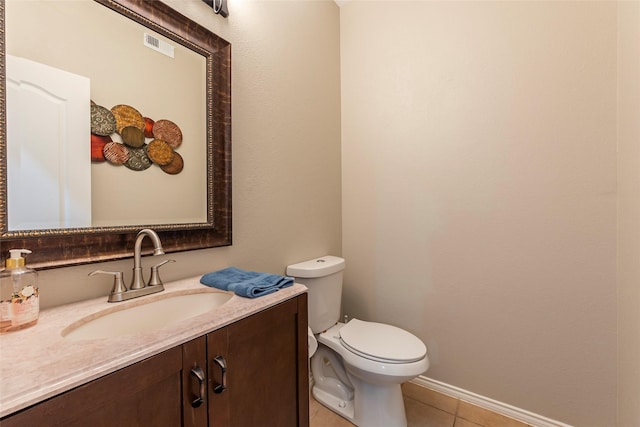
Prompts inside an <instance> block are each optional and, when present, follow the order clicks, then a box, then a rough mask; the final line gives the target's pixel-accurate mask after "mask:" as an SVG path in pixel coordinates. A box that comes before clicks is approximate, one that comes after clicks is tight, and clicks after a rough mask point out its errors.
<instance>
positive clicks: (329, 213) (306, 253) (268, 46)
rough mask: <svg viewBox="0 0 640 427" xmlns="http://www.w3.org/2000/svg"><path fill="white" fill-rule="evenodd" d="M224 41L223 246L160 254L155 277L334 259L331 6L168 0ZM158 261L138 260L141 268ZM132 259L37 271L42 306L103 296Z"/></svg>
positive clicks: (335, 88)
mask: <svg viewBox="0 0 640 427" xmlns="http://www.w3.org/2000/svg"><path fill="white" fill-rule="evenodd" d="M168 3H169V4H171V5H172V7H174V8H175V9H177V10H178V11H179V12H181V13H182V14H184V15H186V16H188V17H190V18H191V19H194V20H196V21H197V22H199V23H200V24H202V25H204V26H206V27H208V28H209V29H211V30H212V31H213V32H215V33H216V34H218V35H220V36H221V37H223V38H225V39H226V40H228V41H229V42H231V44H232V61H233V65H232V73H233V74H232V99H233V106H232V107H233V112H232V120H233V125H232V126H233V246H231V247H226V248H217V249H209V250H200V251H192V252H183V253H176V254H170V255H168V256H165V257H163V258H172V259H175V260H177V262H176V263H175V264H170V265H168V266H166V267H163V270H164V271H163V273H162V274H163V278H164V279H165V280H171V279H177V278H183V277H188V276H191V275H198V274H202V273H205V272H208V271H212V270H214V269H218V268H222V267H226V266H229V265H235V266H237V267H241V268H247V269H254V270H260V271H266V272H271V273H281V274H282V273H284V269H285V266H286V265H287V264H289V263H293V262H298V261H302V260H305V259H309V258H312V257H316V256H322V255H325V254H327V253H336V254H340V253H341V239H340V236H341V217H340V209H341V207H340V192H341V189H340V180H341V172H340V80H339V79H340V69H339V53H338V52H339V47H340V46H339V10H338V7H337V6H336V5H335V3H334V2H332V1H312V2H295V3H292V2H263V1H251V0H242V1H233V2H230V4H229V13H230V16H229V19H223V18H221V17H220V16H218V15H215V14H214V13H213V12H212V10H211V8H209V7H207V6H206V4H205V3H204V2H202V1H200V0H191V1H173V2H168ZM30 249H32V250H37V247H32V248H30ZM163 258H160V257H156V258H155V259H150V258H147V257H145V258H143V266H144V267H147V266H150V265H152V264H153V263H156V262H158V260H161V259H163ZM132 267H133V265H132V260H130V259H129V260H124V261H118V262H108V263H102V264H92V265H86V266H79V267H73V268H61V269H55V270H48V271H42V272H40V286H41V291H42V297H41V299H42V303H43V305H44V306H45V307H47V306H52V305H56V304H60V303H64V302H68V301H70V300H80V299H84V298H88V297H90V296H99V295H104V296H105V298H106V295H107V293H108V291H109V289H110V285H111V283H110V280H109V278H107V277H105V278H101V277H91V278H89V277H87V273H88V272H90V271H92V270H95V269H98V268H100V269H103V270H106V269H108V270H124V271H125V278H126V280H127V281H128V280H129V278H130V274H131V268H132Z"/></svg>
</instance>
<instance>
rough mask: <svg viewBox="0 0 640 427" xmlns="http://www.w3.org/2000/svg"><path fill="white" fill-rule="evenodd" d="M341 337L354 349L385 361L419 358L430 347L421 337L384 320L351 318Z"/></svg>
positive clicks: (369, 357)
mask: <svg viewBox="0 0 640 427" xmlns="http://www.w3.org/2000/svg"><path fill="white" fill-rule="evenodd" d="M340 339H341V340H342V343H343V344H344V345H345V347H347V348H348V349H349V350H351V351H352V352H354V353H356V354H359V355H361V356H362V357H366V358H367V359H372V360H378V361H382V362H389V363H409V362H417V361H418V360H421V359H422V358H424V357H425V355H426V354H427V347H426V346H425V345H424V343H423V342H422V341H420V339H419V338H418V337H416V336H415V335H413V334H411V333H409V332H407V331H405V330H404V329H400V328H396V327H395V326H391V325H385V324H383V323H375V322H365V321H362V320H358V319H351V320H350V321H349V323H347V324H346V325H344V326H343V327H342V328H340Z"/></svg>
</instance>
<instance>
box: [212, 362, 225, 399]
mask: <svg viewBox="0 0 640 427" xmlns="http://www.w3.org/2000/svg"><path fill="white" fill-rule="evenodd" d="M213 363H215V364H216V365H218V366H219V367H220V372H222V384H218V385H216V386H215V387H214V388H213V392H214V393H217V394H220V393H222V392H223V391H224V390H225V389H226V388H227V361H226V360H224V357H222V356H216V358H215V359H213Z"/></svg>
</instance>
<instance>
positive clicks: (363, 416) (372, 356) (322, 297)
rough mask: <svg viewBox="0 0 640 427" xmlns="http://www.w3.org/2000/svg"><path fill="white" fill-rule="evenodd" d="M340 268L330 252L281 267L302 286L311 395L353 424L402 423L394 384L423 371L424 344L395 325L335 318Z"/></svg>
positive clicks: (385, 426)
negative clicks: (310, 339)
mask: <svg viewBox="0 0 640 427" xmlns="http://www.w3.org/2000/svg"><path fill="white" fill-rule="evenodd" d="M344 268H345V261H344V259H342V258H340V257H336V256H324V257H321V258H316V259H312V260H309V261H303V262H300V263H298V264H293V265H290V266H288V267H287V275H288V276H292V277H294V279H295V281H296V282H298V283H302V284H304V285H305V286H306V287H307V288H308V296H309V298H308V305H309V327H310V328H311V330H312V332H313V334H314V336H315V337H316V339H317V342H318V348H317V350H316V351H315V353H314V354H313V356H312V357H311V375H312V379H313V386H312V394H313V397H314V398H315V399H316V400H317V401H318V402H320V403H321V404H323V405H324V406H326V407H327V408H329V409H331V410H332V411H334V412H336V413H337V414H339V415H341V416H342V417H344V418H346V419H348V420H349V421H350V422H352V423H353V424H355V425H357V426H359V427H375V426H380V427H405V426H406V425H407V418H406V415H405V410H404V402H403V399H402V390H401V388H400V385H401V384H402V383H403V382H406V381H409V380H411V379H413V378H415V377H417V376H418V375H420V374H422V373H424V372H426V371H427V369H428V368H429V359H428V357H427V348H426V346H425V345H424V343H423V342H422V341H421V340H420V339H419V338H418V337H416V336H415V335H413V334H411V333H409V332H407V331H405V330H403V329H400V328H397V327H395V326H391V325H386V324H383V323H375V322H368V321H363V320H358V319H351V320H349V321H348V322H346V323H344V322H339V321H338V320H340V303H341V300H342V277H343V271H344Z"/></svg>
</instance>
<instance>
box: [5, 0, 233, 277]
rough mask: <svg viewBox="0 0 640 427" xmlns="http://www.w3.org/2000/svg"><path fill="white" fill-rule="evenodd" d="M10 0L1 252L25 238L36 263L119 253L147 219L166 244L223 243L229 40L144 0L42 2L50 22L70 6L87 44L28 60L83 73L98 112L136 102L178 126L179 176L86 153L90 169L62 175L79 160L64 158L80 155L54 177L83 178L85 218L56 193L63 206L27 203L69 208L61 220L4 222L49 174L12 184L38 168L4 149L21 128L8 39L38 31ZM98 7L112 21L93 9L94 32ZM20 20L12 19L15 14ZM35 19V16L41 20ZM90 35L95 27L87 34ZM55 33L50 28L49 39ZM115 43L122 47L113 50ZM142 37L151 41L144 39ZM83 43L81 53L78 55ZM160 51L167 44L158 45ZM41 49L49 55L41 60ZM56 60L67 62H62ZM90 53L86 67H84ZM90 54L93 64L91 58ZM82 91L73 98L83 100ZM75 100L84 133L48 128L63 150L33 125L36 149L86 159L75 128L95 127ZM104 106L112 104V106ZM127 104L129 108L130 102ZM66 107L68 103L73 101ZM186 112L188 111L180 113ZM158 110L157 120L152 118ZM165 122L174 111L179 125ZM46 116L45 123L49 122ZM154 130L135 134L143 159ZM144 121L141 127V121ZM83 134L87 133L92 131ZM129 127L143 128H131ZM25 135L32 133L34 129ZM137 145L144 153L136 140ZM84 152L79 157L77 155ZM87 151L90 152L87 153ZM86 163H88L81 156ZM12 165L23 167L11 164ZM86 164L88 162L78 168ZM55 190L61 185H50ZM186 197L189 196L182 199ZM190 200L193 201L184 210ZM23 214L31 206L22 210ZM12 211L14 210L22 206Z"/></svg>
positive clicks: (122, 129) (227, 206)
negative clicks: (101, 26) (20, 186)
mask: <svg viewBox="0 0 640 427" xmlns="http://www.w3.org/2000/svg"><path fill="white" fill-rule="evenodd" d="M12 1H13V0H9V1H7V2H5V1H4V0H3V1H2V2H1V4H0V5H1V6H0V7H1V8H2V18H1V19H2V22H1V23H0V24H1V25H2V28H3V30H4V34H5V37H6V40H5V39H3V40H2V45H0V53H1V55H2V58H3V61H2V69H1V70H0V71H1V74H2V75H1V76H0V80H1V81H2V83H1V84H0V90H1V92H2V93H1V94H0V95H1V96H0V98H1V102H0V113H1V114H0V120H1V122H0V133H1V135H0V158H1V159H2V163H1V164H0V196H1V197H0V242H1V243H2V251H3V252H4V251H6V250H7V249H9V248H10V247H28V248H30V249H32V250H33V251H34V253H33V255H31V256H30V258H29V264H30V265H31V266H34V267H39V268H47V267H55V266H61V265H74V264H81V263H88V262H96V261H105V260H110V259H118V258H124V257H128V256H131V252H132V248H133V241H134V240H135V234H136V233H137V231H138V230H139V229H141V228H146V227H150V228H153V229H155V230H156V231H158V232H159V234H160V237H161V239H162V242H163V246H164V248H165V251H166V252H175V251H182V250H192V249H200V248H207V247H215V246H224V245H230V244H231V170H230V162H231V125H230V122H231V96H230V91H231V89H230V73H231V59H230V50H231V46H230V44H229V43H228V42H226V41H225V40H223V39H221V38H220V37H218V36H216V35H215V34H213V33H211V32H210V31H208V30H207V29H205V28H204V27H201V26H200V25H198V24H196V23H195V22H193V21H190V20H189V19H187V18H186V17H184V16H182V15H180V14H179V13H177V12H175V11H174V10H172V9H171V8H169V7H168V6H167V5H165V4H164V3H161V2H144V1H142V0H118V1H115V0H95V2H89V1H85V2H46V3H45V4H46V5H47V6H49V7H50V8H53V9H54V10H51V11H48V12H47V13H46V14H45V16H48V17H55V16H58V18H57V19H50V21H51V24H52V27H56V26H61V27H68V26H69V24H68V23H67V24H65V23H64V22H62V18H61V17H62V16H63V15H64V14H65V13H66V14H67V15H73V13H76V15H77V18H78V21H77V22H80V21H82V24H81V25H80V24H78V25H73V27H74V29H75V28H76V27H77V28H79V29H80V28H84V31H85V33H87V34H85V35H84V36H75V37H73V38H72V40H75V39H79V40H81V41H82V42H84V44H82V43H79V47H78V49H79V50H78V52H79V53H74V52H73V50H72V49H71V46H70V43H65V44H64V48H57V49H52V48H51V47H48V48H46V49H36V51H43V52H44V53H43V54H42V55H40V57H38V58H27V59H28V60H29V61H35V62H36V63H37V64H36V65H37V66H40V65H43V66H45V67H54V71H56V72H57V71H58V70H62V71H63V72H68V71H71V72H72V73H74V74H78V75H80V77H81V78H80V79H79V80H80V83H82V79H84V80H86V81H88V82H89V87H90V97H91V101H93V102H95V104H96V105H99V106H100V107H101V105H100V104H105V107H106V108H105V109H106V110H109V109H110V110H111V111H113V112H114V115H116V119H120V116H118V115H117V112H116V111H115V110H114V109H115V108H116V107H118V106H119V105H124V106H126V107H130V106H131V105H132V104H135V107H137V108H139V109H140V110H141V112H142V111H144V112H145V119H146V118H147V116H151V118H155V119H156V120H157V122H161V121H162V122H169V123H170V124H172V125H174V127H175V124H176V123H179V129H178V130H179V132H178V133H179V134H180V136H181V140H180V142H178V143H177V144H176V143H174V145H172V148H170V149H169V151H170V152H171V151H174V152H175V153H178V154H180V155H181V157H183V162H182V163H183V167H182V168H181V169H180V170H179V171H178V172H177V173H169V172H166V171H164V170H163V168H162V166H160V164H159V163H158V164H153V165H152V164H151V162H148V163H149V165H146V166H145V167H144V169H141V168H134V167H129V166H128V165H125V166H127V168H124V167H122V166H117V167H115V166H114V165H113V164H108V162H101V163H95V162H94V163H90V166H89V167H88V168H89V170H90V177H89V178H87V179H82V178H73V177H72V178H69V177H68V176H67V175H69V174H70V173H71V171H70V170H69V169H73V172H74V173H76V172H77V171H76V169H82V168H81V167H72V168H69V165H72V166H73V165H76V164H77V163H74V160H67V159H63V160H62V161H61V163H59V164H62V165H64V166H59V165H58V166H57V167H58V169H60V170H61V173H62V175H65V176H67V177H66V180H67V181H66V182H71V183H77V182H85V181H90V182H91V185H90V186H89V188H90V190H89V193H90V194H89V197H88V198H89V199H90V201H89V202H86V201H85V203H84V205H85V206H88V208H87V210H88V211H89V212H90V213H89V215H88V216H87V215H85V216H84V217H83V218H82V219H80V220H76V217H79V216H80V215H79V214H78V212H79V211H81V209H79V208H77V206H79V205H80V204H79V203H76V202H65V200H68V199H67V198H65V197H67V196H65V197H61V198H60V200H62V201H61V202H60V203H59V205H60V208H58V206H57V205H56V204H55V203H50V202H47V203H45V204H44V205H43V208H37V209H31V211H38V212H40V211H41V210H42V209H44V207H45V205H46V206H48V205H54V206H55V209H53V210H54V211H55V212H58V211H60V212H62V211H64V209H63V208H64V207H66V208H67V211H68V212H70V213H71V215H70V216H71V217H72V219H71V220H69V219H68V218H67V217H68V216H69V215H68V214H67V216H66V217H65V218H67V219H65V220H64V221H59V222H54V223H53V225H51V224H49V223H46V224H44V225H42V226H41V225H38V224H36V223H27V225H26V226H25V225H20V224H17V223H16V222H15V221H11V218H12V216H11V212H13V211H12V208H13V209H15V208H16V206H17V205H18V204H19V203H18V202H16V200H18V201H21V200H30V196H32V195H33V194H35V192H36V189H40V190H41V192H43V193H42V194H44V195H42V196H39V197H32V198H31V199H33V200H36V201H38V200H43V199H44V198H45V197H46V195H48V194H49V193H50V191H47V190H44V188H46V185H45V184H47V183H48V182H49V181H50V180H49V179H46V180H43V181H41V182H42V185H40V184H38V181H36V183H35V184H34V183H29V185H28V186H26V189H25V190H22V191H20V190H16V189H15V188H16V187H15V184H16V183H23V181H27V179H26V178H15V176H16V175H15V174H16V171H19V172H22V174H23V175H18V176H22V177H24V176H27V177H29V178H30V177H32V176H37V175H39V173H38V171H37V170H36V173H28V174H27V173H25V172H24V171H25V169H26V167H23V163H22V162H20V163H18V162H17V161H14V159H15V152H16V149H13V148H12V147H13V146H12V145H11V144H13V143H14V140H13V139H11V135H12V132H13V133H15V132H16V129H18V125H17V124H16V123H18V120H16V119H15V117H16V108H14V107H13V106H15V105H17V103H16V102H15V101H14V99H16V98H15V95H14V93H15V91H14V86H15V85H14V81H15V79H14V77H13V71H12V70H13V69H14V66H13V65H11V67H10V66H9V64H13V63H14V62H12V61H14V58H13V56H14V55H11V54H13V53H14V52H13V49H14V45H15V44H14V43H13V42H11V40H12V34H13V35H14V37H18V39H20V40H23V39H25V38H28V37H29V36H30V35H31V36H32V38H36V36H37V32H38V30H35V29H34V30H33V31H31V32H30V31H29V30H28V29H26V28H24V25H20V29H17V28H16V26H15V25H14V22H9V21H10V20H11V17H12V16H13V15H12V14H10V13H8V12H9V9H10V8H13V6H14V5H13V3H12ZM16 3H23V4H24V3H27V4H28V3H33V2H16ZM63 4H65V5H66V4H70V5H73V4H76V6H77V5H78V4H79V5H80V6H81V8H87V7H88V8H90V11H87V10H84V9H83V10H82V11H81V12H71V13H69V12H65V11H60V10H55V9H60V8H62V6H63ZM9 6H10V7H9ZM105 6H106V7H105ZM65 7H66V6H65ZM94 12H95V13H108V14H110V15H108V16H109V17H108V18H105V17H101V18H99V20H100V21H101V22H103V23H104V22H108V25H107V26H106V27H107V29H106V30H105V31H107V32H106V33H103V34H101V33H99V32H98V30H97V28H98V25H97V24H95V23H92V22H91V21H89V19H88V17H89V16H91V15H92V14H93V13H94ZM5 13H6V17H5ZM11 13H13V10H11ZM35 15H36V13H34V11H31V12H30V13H27V14H26V15H25V16H29V17H30V19H31V20H35V19H36V17H35ZM80 18H81V19H80ZM16 21H18V19H17V18H16ZM42 25H43V24H42V23H41V24H40V27H41V26H42ZM116 25H117V26H118V27H116ZM130 29H131V31H133V33H134V34H135V37H138V36H139V37H138V39H137V40H134V41H133V42H132V41H131V40H129V41H126V39H124V34H125V33H126V32H127V31H129V30H130ZM48 31H50V30H48ZM89 32H92V33H94V34H88V33H89ZM16 33H17V34H16ZM47 34H50V32H47ZM109 34H110V35H109ZM143 35H144V36H143ZM54 38H55V37H53V36H50V37H48V39H54ZM123 40H124V41H123ZM102 41H105V42H108V43H109V45H104V46H103V45H98V43H99V42H100V43H102ZM149 42H150V43H149ZM87 43H88V44H87ZM113 43H120V44H116V45H115V47H114V45H113ZM74 44H75V42H74ZM143 44H145V45H148V46H142V45H143ZM149 44H150V46H149ZM125 45H126V46H127V48H129V47H130V45H137V46H136V49H142V50H141V51H140V50H139V51H134V52H133V53H129V54H122V52H124V47H123V46H125ZM8 47H11V50H12V51H10V50H8ZM154 48H155V49H154ZM167 48H169V49H170V50H171V52H170V53H171V55H172V56H171V59H170V60H168V59H166V56H169V54H167ZM15 50H16V51H17V53H19V54H23V55H24V56H25V57H27V56H28V55H26V54H25V52H28V49H24V50H23V51H20V50H19V49H15ZM85 50H89V51H88V52H86V54H84V55H83V53H84V51H85ZM154 50H155V51H154ZM162 50H164V52H158V51H162ZM56 52H58V53H57V54H56ZM109 52H111V53H109ZM114 52H115V53H114ZM52 53H53V55H52ZM162 54H164V56H163V55H162ZM47 55H50V57H49V58H47ZM101 55H105V56H107V58H108V60H106V59H105V60H102V59H101ZM63 57H67V59H64V60H63ZM78 57H80V58H86V61H84V62H85V63H83V62H82V61H78V60H77V58H78ZM118 57H124V58H132V57H134V58H136V61H138V60H141V59H138V58H143V57H144V58H147V59H145V62H144V63H145V64H146V65H147V67H141V66H135V65H134V66H133V67H128V65H131V64H130V63H131V62H135V61H131V60H128V61H125V62H123V63H122V64H118V63H117V58H118ZM154 58H159V59H154ZM163 58H164V59H163ZM174 58H175V59H174ZM185 58H186V62H178V61H179V60H180V61H185ZM163 60H164V61H165V63H166V61H170V62H168V65H162V64H165V63H163V62H159V63H158V64H155V63H154V62H152V61H163ZM74 61H75V62H74ZM46 62H48V64H47V63H46ZM89 62H93V64H87V63H89ZM96 63H97V64H98V66H96V65H95V64H96ZM29 65H30V64H29ZM8 70H9V73H8ZM118 73H120V74H118ZM136 73H137V74H136ZM8 74H11V75H8ZM36 74H38V75H40V74H42V73H36ZM105 86H106V87H105ZM80 93H82V91H81V92H80ZM7 98H10V100H11V102H10V103H9V109H7ZM85 98H86V97H85ZM85 98H82V97H80V99H85ZM94 98H95V99H94ZM116 104H117V105H116ZM79 105H80V106H81V108H82V109H83V110H82V113H80V114H78V115H79V116H82V117H87V119H85V120H82V119H78V120H75V119H74V120H72V122H73V123H74V124H78V123H80V125H81V126H80V128H81V131H80V132H79V135H80V138H79V140H80V141H81V142H80V144H79V145H78V148H77V150H76V149H75V148H74V149H69V148H68V143H69V141H70V140H71V139H72V138H71V136H69V135H71V132H67V131H66V128H65V132H52V133H54V134H64V135H65V137H64V138H62V141H61V142H60V143H59V144H61V147H62V146H64V148H55V147H57V146H56V143H53V142H51V138H50V137H49V134H40V135H39V136H38V137H35V138H33V140H34V142H32V144H33V145H34V146H35V147H36V148H37V149H36V150H35V151H37V152H40V151H41V150H42V148H41V145H40V144H41V143H42V141H41V140H42V139H46V140H47V142H48V145H47V146H48V147H54V150H53V152H54V153H60V152H65V153H66V152H72V151H73V152H75V151H82V150H84V152H85V154H86V157H84V159H87V160H88V159H89V155H90V154H91V153H90V149H89V148H90V145H89V142H88V135H87V139H86V140H85V141H87V142H86V145H83V144H84V142H82V139H83V136H82V135H83V133H82V132H86V128H87V125H93V124H94V120H93V117H94V116H93V112H94V107H93V106H89V105H88V103H85V102H84V101H83V102H80V103H79ZM112 105H115V106H114V107H112ZM194 106H195V107H194ZM96 109H97V108H96ZM132 109H133V110H134V111H136V112H137V110H136V108H132ZM34 110H35V107H33V106H32V105H31V104H29V107H28V108H27V111H34ZM67 110H68V111H71V109H70V108H69V109H67ZM38 111H40V110H38ZM185 111H187V112H188V114H186V115H185ZM39 117H42V115H40V116H39ZM128 117H129V116H126V117H125V119H123V120H125V121H124V122H120V121H118V128H117V130H116V131H114V132H113V133H112V134H111V135H112V136H114V139H113V140H114V142H113V144H115V145H116V146H117V147H118V148H120V147H121V146H127V144H129V141H128V140H125V141H123V140H122V139H124V138H123V137H124V136H125V133H126V131H127V128H126V127H127V126H128V125H131V124H132V123H129V122H127V121H126V120H128ZM160 118H161V120H158V119H160ZM168 119H174V121H175V123H173V122H172V121H171V120H168ZM12 120H13V121H12ZM43 122H44V123H49V122H47V121H45V120H43ZM87 122H90V123H87ZM151 123H153V122H151ZM82 126H84V128H83V127H82ZM129 127H133V126H129ZM38 128H44V129H45V131H48V130H50V129H54V130H55V129H56V127H55V123H54V124H53V125H51V126H49V127H47V126H38ZM158 128H159V127H158V126H153V130H154V132H153V133H152V134H150V135H145V137H144V138H142V141H143V142H142V144H143V147H144V152H145V153H148V154H149V157H152V155H151V154H152V152H151V151H149V149H150V147H151V146H153V145H154V144H155V140H156V139H160V138H161V137H160V136H157V135H155V134H156V132H155V130H156V129H158ZM82 129H85V130H84V131H83V130H82ZM142 129H143V130H144V124H143V125H142ZM129 130H131V129H129ZM133 130H136V129H133ZM91 131H92V132H93V128H91ZM136 131H137V132H139V133H142V132H141V131H139V130H136ZM28 133H29V134H32V133H36V134H37V132H35V130H33V127H32V128H30V131H29V132H28ZM162 138H163V139H169V138H170V136H167V137H166V138H165V136H162ZM19 139H20V140H24V139H25V138H24V137H22V138H19ZM136 141H137V140H136ZM151 141H154V144H151V145H149V144H150V143H151ZM123 142H124V144H123ZM63 143H64V144H63ZM129 148H130V149H131V147H129ZM131 151H134V150H133V149H132V150H131ZM139 151H142V148H140V149H139ZM105 153H106V151H105ZM85 154H81V157H82V156H84V155H85ZM23 157H24V156H23ZM41 157H44V158H50V157H52V156H51V155H43V156H41ZM91 159H94V157H93V155H91ZM94 160H95V159H94ZM154 162H155V160H154ZM84 163H87V161H86V160H85V161H84ZM84 163H83V164H84ZM16 164H19V165H20V167H16ZM83 167H84V169H85V170H86V169H87V167H86V165H85V166H83ZM47 169H50V168H47ZM54 169H55V167H54ZM165 172H166V173H165ZM173 172H175V171H173ZM85 173H86V172H85ZM85 176H87V175H85ZM12 177H14V178H12ZM54 182H55V181H54ZM12 184H13V185H12ZM41 187H42V189H41ZM54 187H61V186H60V185H57V184H56V185H54ZM62 187H64V186H62ZM85 187H86V186H85ZM65 188H66V187H65ZM127 191H129V193H127ZM186 196H189V197H186ZM85 199H86V198H85ZM187 199H188V200H189V202H187V201H185V200H187ZM12 200H13V201H14V202H13V203H12ZM69 206H73V208H69ZM187 206H191V208H189V209H190V210H189V209H187ZM135 208H137V209H135ZM177 208H179V209H177ZM26 212H29V209H28V208H27V210H26ZM26 216H28V215H26ZM63 216H64V215H63ZM16 217H18V215H14V216H13V218H16ZM19 217H21V218H22V217H24V215H22V216H19ZM87 218H88V219H87ZM83 221H84V222H83ZM5 248H6V249H5Z"/></svg>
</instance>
